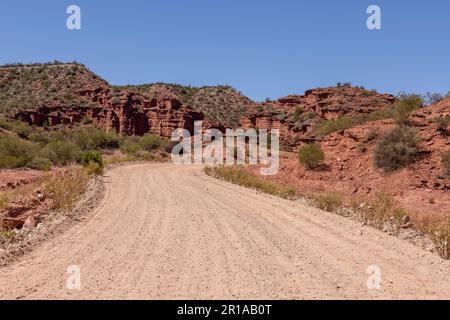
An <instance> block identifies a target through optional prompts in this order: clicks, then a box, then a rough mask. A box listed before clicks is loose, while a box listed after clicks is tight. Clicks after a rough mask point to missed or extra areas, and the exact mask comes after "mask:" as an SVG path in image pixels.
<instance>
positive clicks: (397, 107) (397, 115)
mask: <svg viewBox="0 0 450 320" xmlns="http://www.w3.org/2000/svg"><path fill="white" fill-rule="evenodd" d="M424 104H425V103H424V100H423V98H422V97H421V96H419V95H417V94H405V93H402V94H400V95H399V96H398V97H397V100H396V101H395V102H394V104H393V105H392V108H391V110H392V115H393V118H394V119H395V120H396V121H397V123H398V124H400V125H403V124H406V123H407V121H408V118H409V116H410V114H411V113H412V112H413V111H414V110H417V109H419V108H422V107H423V106H424Z"/></svg>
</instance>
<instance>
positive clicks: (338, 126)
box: [317, 116, 356, 136]
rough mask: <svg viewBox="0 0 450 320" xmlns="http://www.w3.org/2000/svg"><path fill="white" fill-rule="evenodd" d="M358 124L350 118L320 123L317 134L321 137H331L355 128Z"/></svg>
mask: <svg viewBox="0 0 450 320" xmlns="http://www.w3.org/2000/svg"><path fill="white" fill-rule="evenodd" d="M355 124H356V122H355V121H354V120H352V119H350V118H349V117H346V116H344V117H340V118H338V119H334V120H325V121H322V122H321V123H319V125H318V127H317V132H318V133H319V134H321V135H324V136H326V135H329V134H331V133H333V132H337V131H342V130H345V129H349V128H351V127H353V126H354V125H355Z"/></svg>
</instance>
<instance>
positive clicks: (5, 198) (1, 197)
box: [0, 191, 9, 210]
mask: <svg viewBox="0 0 450 320" xmlns="http://www.w3.org/2000/svg"><path fill="white" fill-rule="evenodd" d="M8 204H9V195H8V194H7V193H6V192H3V191H0V210H3V209H5V208H6V207H7V206H8Z"/></svg>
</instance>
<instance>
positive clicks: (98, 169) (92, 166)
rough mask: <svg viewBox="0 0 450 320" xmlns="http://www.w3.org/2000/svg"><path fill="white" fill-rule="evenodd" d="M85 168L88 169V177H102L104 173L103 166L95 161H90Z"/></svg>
mask: <svg viewBox="0 0 450 320" xmlns="http://www.w3.org/2000/svg"><path fill="white" fill-rule="evenodd" d="M84 168H85V169H86V172H87V174H88V175H100V174H102V173H103V165H100V164H98V163H97V162H95V161H89V163H88V164H87V165H85V166H84Z"/></svg>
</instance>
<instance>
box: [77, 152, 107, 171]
mask: <svg viewBox="0 0 450 320" xmlns="http://www.w3.org/2000/svg"><path fill="white" fill-rule="evenodd" d="M91 162H94V163H96V164H98V165H99V166H100V167H101V168H103V158H102V155H101V153H100V152H98V151H95V150H91V151H85V152H83V153H82V154H81V156H80V163H81V165H83V167H87V166H88V165H89V164H90V163H91Z"/></svg>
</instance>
